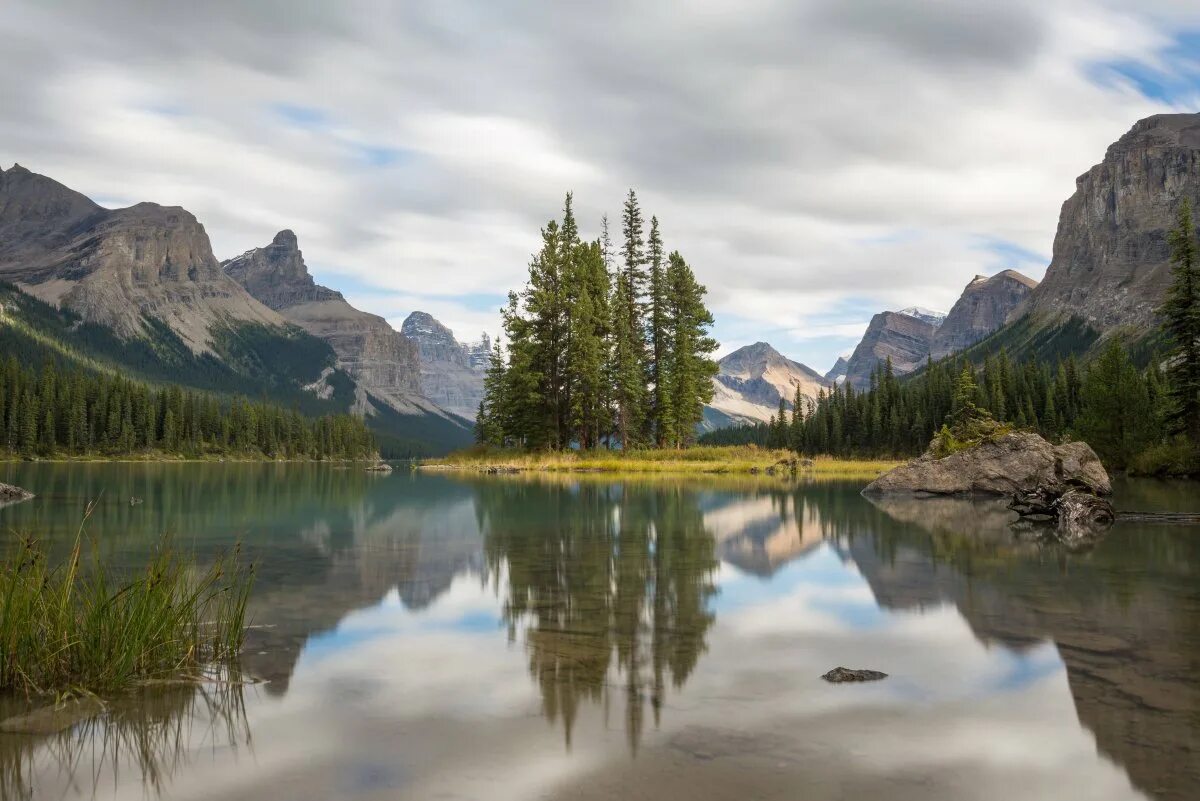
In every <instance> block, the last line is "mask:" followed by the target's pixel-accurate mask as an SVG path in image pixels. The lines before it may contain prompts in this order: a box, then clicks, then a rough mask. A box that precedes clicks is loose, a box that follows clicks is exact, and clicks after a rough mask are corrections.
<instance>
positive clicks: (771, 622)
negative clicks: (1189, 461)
mask: <svg viewBox="0 0 1200 801" xmlns="http://www.w3.org/2000/svg"><path fill="white" fill-rule="evenodd" d="M9 469H10V475H9V476H8V477H7V478H8V480H10V481H15V482H16V483H20V484H24V485H26V486H34V487H35V488H37V489H39V490H40V497H39V498H38V499H37V500H35V501H34V502H31V503H30V504H28V505H21V506H17V507H10V508H7V509H3V510H0V525H3V526H5V527H14V526H15V527H30V526H34V525H36V526H38V527H40V528H43V529H44V528H48V529H49V530H50V531H51V532H58V534H57V535H56V536H60V537H62V538H64V540H65V539H66V538H67V537H69V536H71V535H72V534H73V531H74V526H75V524H76V521H75V520H74V519H73V517H74V513H73V512H72V511H71V510H72V509H73V508H74V507H75V506H76V505H78V506H82V502H83V501H84V500H86V498H87V497H94V495H95V494H96V493H98V492H99V491H100V490H103V491H104V496H103V497H104V499H105V500H104V503H103V504H102V514H101V516H100V517H99V518H98V519H97V521H96V525H95V529H96V533H97V536H98V537H99V538H100V539H101V542H102V545H103V547H105V548H108V549H109V550H110V552H111V553H113V554H115V555H117V556H118V557H119V558H121V559H127V560H130V561H134V560H137V559H140V558H141V553H140V552H141V551H143V550H144V549H146V548H148V547H149V546H150V544H151V543H152V542H153V541H154V539H155V538H156V537H157V535H158V533H159V532H161V531H163V530H170V531H173V532H174V533H175V534H176V536H177V537H178V538H180V539H182V540H183V541H185V542H188V543H192V544H194V545H195V546H196V548H197V549H198V550H201V551H203V550H204V549H209V548H211V549H217V548H223V547H227V546H228V545H229V543H231V542H232V541H233V540H235V539H241V540H243V541H245V542H246V544H247V547H248V549H249V550H250V551H251V553H256V554H257V555H258V557H259V559H260V564H261V568H262V569H261V570H260V578H259V583H258V586H257V588H256V592H255V595H254V599H253V608H252V610H251V613H252V617H253V621H254V623H255V625H256V627H255V628H254V629H253V630H252V631H251V633H250V636H249V638H248V643H247V649H246V653H245V654H244V658H243V668H244V669H245V670H246V671H247V672H248V673H251V674H253V675H255V676H259V677H262V678H264V679H266V680H267V683H266V684H265V685H263V687H264V690H265V691H264V692H259V691H257V690H256V691H255V692H253V693H251V694H249V695H250V697H249V698H248V700H247V702H246V704H245V709H244V716H241V718H240V719H242V720H244V721H245V725H246V727H247V734H248V732H249V731H253V732H254V744H255V748H254V759H253V760H251V761H249V762H240V763H239V762H237V761H236V760H235V759H234V758H233V757H232V756H231V755H230V753H229V752H227V751H226V750H225V747H224V746H222V747H221V748H219V749H216V750H215V751H214V752H213V754H212V757H211V759H208V760H194V759H193V760H192V761H191V762H189V760H188V759H181V758H180V755H181V754H182V753H184V752H187V753H188V754H190V756H191V757H193V758H194V757H195V755H196V752H197V751H198V750H201V749H200V748H198V747H197V746H196V745H195V741H186V742H185V744H184V745H183V746H182V747H181V748H180V749H176V750H171V749H167V750H166V752H165V755H164V759H163V760H162V761H163V763H164V764H165V765H166V766H167V767H163V768H159V767H158V766H157V764H156V762H155V761H151V762H139V761H138V759H137V758H136V757H135V756H133V754H134V752H133V751H128V750H127V751H125V752H123V753H122V754H121V755H120V756H118V757H115V758H112V759H110V760H109V763H104V762H103V761H101V764H102V765H103V764H112V765H119V766H123V770H119V771H113V770H110V769H109V768H99V769H97V768H94V765H93V764H92V762H93V761H92V758H91V757H90V756H87V755H86V754H88V753H89V751H88V750H87V749H86V748H84V749H81V750H79V751H78V753H80V754H84V756H83V757H81V758H79V759H78V760H77V761H76V762H74V763H71V762H69V761H59V762H56V763H52V762H51V761H48V760H47V759H45V758H41V757H39V758H38V759H35V760H30V759H29V757H28V754H29V753H30V751H29V750H28V749H29V748H30V744H28V743H26V744H25V745H23V746H21V748H22V749H25V750H21V749H14V748H13V746H12V745H11V743H9V742H5V741H4V740H0V755H2V759H3V761H0V771H4V773H5V776H6V777H7V776H9V775H10V774H11V775H18V774H17V772H16V771H15V769H12V768H10V767H9V766H10V765H12V764H22V765H24V766H25V768H24V769H23V770H22V771H21V772H20V774H19V775H20V776H22V777H24V778H23V781H26V785H24V789H25V790H29V789H32V795H33V797H37V798H41V797H62V796H64V795H66V796H72V795H85V796H86V795H88V794H90V793H91V792H92V788H93V786H94V787H95V788H96V790H95V793H96V795H98V796H101V797H108V796H109V795H112V796H121V795H125V794H128V793H126V792H125V790H126V788H127V783H128V782H129V781H130V779H131V778H132V777H133V776H147V777H151V778H148V779H147V785H148V786H149V787H150V789H151V791H152V792H157V791H158V790H159V789H161V788H162V787H163V786H165V785H170V789H171V795H173V796H178V797H195V798H205V797H228V798H237V797H245V798H281V799H282V798H321V797H346V798H354V797H387V798H392V797H402V798H428V797H435V796H438V795H447V796H456V797H467V798H489V799H491V798H503V797H511V798H527V797H547V798H555V797H571V798H588V797H597V798H599V797H627V796H631V794H632V793H634V791H635V790H636V791H637V792H642V793H643V794H647V793H648V794H650V795H653V796H655V797H660V798H667V799H671V798H684V797H688V798H690V797H695V798H708V797H728V796H730V795H754V794H757V795H759V796H761V797H764V798H773V797H781V798H783V797H794V796H795V788H796V787H797V782H798V781H802V782H803V783H804V786H805V787H806V793H807V796H808V797H811V798H826V797H828V798H835V797H865V796H869V795H880V796H884V797H889V798H922V799H929V798H933V799H938V798H961V797H973V798H981V799H992V798H997V799H999V798H1005V799H1009V798H1012V797H1022V798H1039V797H1044V798H1055V797H1059V795H1060V791H1061V788H1062V787H1063V786H1066V785H1065V784H1064V783H1069V784H1070V786H1072V787H1075V788H1077V789H1078V790H1079V791H1080V794H1081V795H1087V796H1088V797H1092V798H1112V799H1117V798H1135V797H1140V794H1141V793H1140V792H1139V791H1141V792H1145V793H1147V794H1149V795H1150V796H1152V797H1155V798H1163V799H1184V798H1194V797H1197V795H1198V792H1200V790H1198V788H1200V773H1198V771H1200V759H1197V756H1196V755H1197V753H1200V743H1198V740H1197V738H1198V734H1200V683H1198V681H1197V675H1198V673H1200V672H1198V671H1197V668H1198V667H1200V583H1198V582H1197V581H1196V578H1197V574H1198V573H1200V537H1197V536H1196V534H1197V533H1198V532H1197V531H1195V530H1194V529H1192V530H1188V529H1182V528H1178V527H1177V528H1157V529H1155V528H1152V527H1148V526H1140V527H1130V526H1126V525H1122V524H1119V525H1117V526H1116V527H1114V529H1113V530H1112V532H1111V533H1110V534H1109V536H1108V537H1107V538H1106V539H1105V540H1104V541H1103V542H1101V543H1100V545H1099V546H1098V547H1097V548H1096V549H1095V550H1094V551H1092V552H1091V553H1088V554H1083V555H1076V554H1068V553H1066V552H1063V551H1061V550H1058V549H1055V548H1053V547H1050V546H1045V545H1039V544H1036V543H1030V542H1026V541H1022V540H1020V539H1017V538H1014V536H1013V535H1012V533H1011V531H1010V529H1009V527H1008V525H1007V523H1008V520H1009V519H1010V515H1009V513H1008V512H1007V511H1006V510H1004V509H1003V508H1002V507H1001V506H997V505H995V504H986V503H971V502H966V501H955V500H932V501H920V502H904V503H898V502H889V503H884V504H880V505H873V504H872V503H869V502H867V501H866V500H864V499H862V498H861V497H859V495H858V492H857V490H858V487H857V486H853V485H842V484H811V485H798V486H797V485H787V484H782V483H780V484H769V483H762V482H758V481H738V480H732V479H722V480H711V481H710V480H701V481H696V480H679V481H663V480H644V481H614V480H612V479H608V478H604V477H571V478H568V477H558V478H546V479H540V478H535V479H529V478H525V477H517V478H511V479H510V478H501V479H498V478H486V479H485V478H473V477H453V476H424V475H418V476H413V475H410V474H408V473H407V472H398V473H396V474H394V475H392V476H389V477H379V476H373V475H367V474H364V473H362V472H360V471H336V470H330V469H328V468H311V467H304V466H285V467H275V466H231V465H212V466H141V465H130V466H111V465H108V466H98V467H91V466H87V467H84V466H74V467H62V466H46V465H33V466H16V467H11V468H9ZM22 470H25V471H27V473H26V474H21V475H14V473H18V474H19V473H21V471H22ZM193 471H195V472H193ZM36 482H41V484H40V485H39V484H38V483H36ZM184 485H187V487H184ZM42 486H48V487H50V489H49V490H48V491H47V490H44V489H42ZM1164 487H1165V488H1164ZM1188 491H1189V490H1188V488H1186V487H1184V488H1179V487H1170V486H1166V485H1145V484H1136V485H1129V486H1125V487H1122V488H1120V490H1119V495H1118V499H1117V500H1118V503H1119V504H1121V505H1124V506H1125V507H1126V508H1180V507H1183V506H1186V505H1187V503H1188V501H1187V500H1186V497H1187V496H1186V495H1181V493H1185V492H1188ZM129 494H134V495H137V496H138V497H142V498H144V499H145V503H144V504H140V505H137V506H133V507H131V506H130V505H129V504H128V503H127V501H124V500H123V498H124V497H125V496H126V495H129ZM841 663H853V665H854V666H859V667H872V668H878V669H883V670H886V671H887V672H889V673H891V674H892V676H893V678H892V679H889V681H888V682H884V683H882V684H881V685H878V686H874V687H867V688H850V689H847V688H830V687H829V686H827V685H824V684H823V683H822V682H820V680H819V679H818V678H817V677H818V676H819V675H820V674H821V673H823V672H824V671H825V670H827V669H828V668H830V667H832V666H834V665H835V664H841ZM843 690H845V691H843ZM146 706H147V708H148V707H149V706H150V704H149V702H147V704H146ZM179 709H180V710H182V711H180V712H179V713H178V714H177V715H176V716H175V717H174V718H172V720H173V721H174V722H175V723H176V725H178V726H180V727H182V728H184V729H186V728H189V727H192V728H194V727H203V726H211V725H212V724H213V721H214V719H218V718H219V717H220V716H219V715H216V714H214V713H212V712H211V711H208V710H207V708H206V707H204V706H197V705H192V706H187V707H185V706H182V705H180V706H179ZM547 721H548V722H549V725H547ZM534 723H536V724H537V725H533V724H534ZM147 728H151V727H149V726H147ZM160 728H161V727H160ZM84 734H85V733H84V732H77V733H76V734H74V735H70V736H65V737H64V739H63V742H64V743H75V744H78V743H80V742H83V741H84V740H85V739H86V738H85V737H84ZM216 739H217V740H219V741H220V742H222V743H226V742H227V741H228V740H230V739H231V738H229V737H221V738H216ZM564 746H565V747H564ZM136 750H137V751H138V752H139V753H140V752H141V749H136ZM50 751H51V749H50V748H49V747H48V746H47V745H39V746H37V747H36V748H35V749H34V751H33V752H34V753H37V754H47V753H50ZM146 752H147V753H157V751H156V750H155V749H146ZM1097 752H1098V753H1099V755H1098V753H1097ZM13 755H23V756H20V758H19V759H17V760H16V761H15V762H14V761H13V760H10V759H9V757H10V756H13ZM54 764H57V765H60V766H61V765H63V764H66V765H70V766H71V767H69V768H62V767H53V765H54ZM204 765H219V766H220V771H219V773H220V776H221V782H220V785H219V786H218V785H216V784H213V781H214V780H213V770H212V769H211V768H205V767H202V766H204ZM93 774H94V775H101V774H103V775H104V780H103V781H102V782H95V781H93V779H92V778H90V777H91V776H92V775H93ZM60 775H69V777H70V782H67V781H66V780H63V779H61V778H59V777H60ZM30 781H32V782H33V785H32V788H30V786H29V784H28V782H30ZM13 787H14V788H16V785H13ZM1135 787H1136V788H1137V789H1136V790H1135V789H1134V788H1135ZM72 788H73V789H72ZM13 792H14V793H15V792H16V789H14V790H13ZM142 792H144V791H142ZM4 797H5V798H7V797H10V794H9V793H8V792H6V793H5V795H4ZM13 797H21V796H19V795H13Z"/></svg>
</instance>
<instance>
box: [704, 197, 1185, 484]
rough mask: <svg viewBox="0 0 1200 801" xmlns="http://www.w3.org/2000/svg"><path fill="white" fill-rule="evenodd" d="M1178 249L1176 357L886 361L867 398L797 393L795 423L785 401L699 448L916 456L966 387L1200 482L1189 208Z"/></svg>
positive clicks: (1013, 414)
mask: <svg viewBox="0 0 1200 801" xmlns="http://www.w3.org/2000/svg"><path fill="white" fill-rule="evenodd" d="M1170 243H1171V252H1172V262H1173V268H1172V283H1171V286H1170V289H1169V290H1168V293H1167V298H1166V302H1165V303H1164V305H1163V306H1162V309H1161V313H1162V317H1163V320H1164V323H1163V328H1164V333H1165V334H1166V341H1167V343H1168V345H1169V349H1168V351H1167V352H1166V353H1164V354H1158V355H1155V356H1153V357H1152V358H1151V359H1150V361H1149V364H1148V365H1146V366H1145V367H1139V366H1138V365H1136V364H1135V363H1134V361H1133V358H1132V357H1131V355H1130V350H1129V348H1128V347H1126V344H1125V343H1124V342H1123V340H1122V339H1121V337H1120V336H1113V337H1111V338H1110V339H1109V341H1108V343H1107V344H1106V345H1104V346H1102V348H1101V350H1100V352H1099V354H1098V355H1095V356H1094V358H1092V359H1091V360H1090V361H1087V362H1086V364H1084V365H1081V364H1080V363H1079V362H1078V361H1077V360H1076V359H1075V358H1074V357H1070V358H1067V359H1066V360H1061V361H1058V362H1056V363H1054V364H1049V363H1045V362H1037V361H1024V362H1021V363H1017V362H1015V361H1014V360H1013V359H1011V358H1010V357H1009V355H1008V353H1007V352H1006V351H1005V350H1004V349H1001V350H1000V351H999V352H997V353H989V354H987V355H986V356H984V357H983V359H982V363H979V362H978V361H973V360H971V359H968V358H966V357H964V356H960V357H951V358H948V359H946V360H943V361H941V362H937V363H933V362H929V363H927V364H926V366H925V367H924V368H923V369H922V370H920V371H919V372H917V373H916V374H915V375H912V376H907V377H905V378H903V379H898V378H896V377H895V376H894V375H893V374H892V369H891V364H890V362H889V363H886V364H883V365H880V367H879V368H878V369H877V370H876V372H875V373H874V375H872V377H871V382H870V386H869V388H867V389H864V390H862V391H855V390H854V389H853V388H852V387H850V386H848V385H846V386H835V387H833V388H832V389H831V390H830V391H829V392H825V391H822V392H821V393H819V395H818V397H817V398H816V401H815V403H813V402H809V401H807V399H805V398H804V397H803V396H801V395H800V394H799V393H797V395H796V398H795V400H794V402H793V403H792V408H793V409H794V411H793V412H792V413H791V414H790V415H789V414H788V409H787V405H786V404H784V403H783V402H782V401H781V402H780V406H779V411H778V413H777V414H776V415H775V416H774V417H773V418H772V419H771V421H770V422H769V423H760V424H757V425H751V426H741V427H736V428H729V429H723V430H718V431H712V432H709V433H706V434H705V435H704V436H703V437H702V438H701V441H702V442H703V443H704V444H708V445H735V444H736V445H743V444H751V443H753V444H757V445H761V446H765V447H777V448H791V449H793V450H796V451H797V452H799V453H802V454H806V455H822V454H830V455H834V456H839V457H880V456H912V455H916V454H918V453H920V452H922V451H923V450H924V449H925V448H926V447H927V446H928V445H929V443H930V441H931V439H932V438H933V436H934V434H935V433H937V432H938V431H939V430H941V428H942V426H943V425H944V423H945V422H946V421H947V419H948V418H950V417H951V415H952V413H953V412H954V411H955V410H956V409H955V407H956V404H957V403H961V402H962V399H961V395H962V391H963V388H964V387H966V388H967V395H968V396H970V397H972V398H973V402H974V404H975V406H977V407H978V408H979V409H982V410H985V411H986V412H988V413H989V414H990V415H991V416H992V417H993V418H995V419H996V420H999V421H1004V422H1007V423H1009V424H1011V425H1012V426H1014V427H1016V428H1019V429H1028V430H1033V431H1037V432H1038V433H1040V434H1042V435H1043V436H1045V437H1046V438H1047V439H1050V440H1051V441H1059V440H1062V439H1067V438H1071V439H1082V440H1083V441H1085V442H1087V443H1088V444H1089V445H1091V446H1092V447H1093V448H1094V449H1095V451H1096V452H1097V454H1099V455H1100V457H1101V459H1103V461H1104V463H1105V464H1106V465H1108V466H1109V467H1110V468H1116V469H1133V470H1135V471H1137V472H1141V473H1150V474H1155V473H1157V474H1194V473H1196V472H1200V244H1198V243H1197V239H1196V230H1195V226H1194V222H1193V212H1192V209H1191V206H1190V204H1188V203H1186V202H1185V203H1183V204H1182V206H1181V208H1180V210H1179V216H1178V220H1177V223H1176V227H1175V229H1174V230H1173V231H1172V232H1171V234H1170ZM972 355H974V354H972ZM956 395H957V396H958V400H956Z"/></svg>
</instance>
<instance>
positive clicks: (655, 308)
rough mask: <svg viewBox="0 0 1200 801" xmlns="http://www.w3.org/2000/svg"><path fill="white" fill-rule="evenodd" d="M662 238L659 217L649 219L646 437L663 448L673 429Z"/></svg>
mask: <svg viewBox="0 0 1200 801" xmlns="http://www.w3.org/2000/svg"><path fill="white" fill-rule="evenodd" d="M664 255H665V254H664V253H663V242H662V236H661V235H660V234H659V231H658V218H657V217H651V218H650V238H649V240H648V243H647V256H648V260H649V265H650V298H649V304H650V314H649V320H648V323H649V329H648V331H647V339H648V340H649V343H650V359H649V370H648V381H649V383H650V386H651V387H652V391H653V401H652V403H651V406H650V412H649V414H648V415H647V417H648V423H649V426H648V427H649V432H648V433H649V435H650V437H652V439H653V441H654V444H655V445H657V446H659V447H662V446H663V445H664V444H666V442H667V440H668V438H669V436H670V429H671V428H672V422H671V421H672V419H673V417H672V411H671V401H672V395H671V388H670V386H669V375H670V369H669V367H668V365H667V359H668V355H667V352H668V348H669V347H670V343H669V342H668V339H669V337H670V332H669V331H668V326H669V320H668V308H667V306H668V301H667V280H666V272H665V265H664V264H663V259H664Z"/></svg>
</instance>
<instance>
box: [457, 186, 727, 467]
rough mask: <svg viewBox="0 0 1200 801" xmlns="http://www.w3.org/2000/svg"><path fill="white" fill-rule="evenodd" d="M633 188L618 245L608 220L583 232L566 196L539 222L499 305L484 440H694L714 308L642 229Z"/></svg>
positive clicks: (533, 445)
mask: <svg viewBox="0 0 1200 801" xmlns="http://www.w3.org/2000/svg"><path fill="white" fill-rule="evenodd" d="M645 228H646V224H645V221H644V219H643V216H642V211H641V209H640V207H639V205H638V200H637V195H636V194H635V193H634V192H633V190H630V192H629V195H628V197H627V198H626V200H625V204H624V210H623V214H622V244H621V248H620V252H619V253H614V250H613V246H612V243H611V241H610V239H609V232H608V219H607V217H606V218H604V220H603V221H602V228H601V235H600V237H599V238H598V239H595V240H592V241H586V242H585V241H583V239H582V238H581V236H580V233H579V226H578V223H577V222H576V220H575V215H574V212H573V210H572V197H571V195H570V194H568V195H567V198H566V202H565V204H564V207H563V218H562V222H561V223H560V222H558V221H556V220H551V221H550V222H549V223H548V224H547V225H546V227H545V228H544V229H542V247H541V250H539V251H538V252H537V253H535V254H534V256H533V259H532V260H531V262H530V265H529V281H528V283H527V284H526V286H525V288H524V289H523V290H522V291H521V292H519V293H518V292H510V293H509V300H508V306H507V308H506V309H504V310H503V316H504V332H505V337H506V339H507V342H508V345H507V350H506V351H505V350H504V349H502V348H501V346H500V344H499V342H497V344H496V346H495V349H494V351H493V353H492V361H491V366H490V368H489V370H488V374H487V379H486V382H485V397H484V400H483V402H482V403H481V404H480V408H479V416H478V421H477V427H476V434H477V439H478V440H479V441H480V442H481V443H484V444H487V445H495V446H502V447H503V446H509V447H522V448H530V449H561V448H566V447H570V446H571V445H572V444H576V445H578V446H580V447H582V448H596V447H600V446H602V445H603V446H608V447H613V446H617V445H619V446H620V447H621V448H623V449H628V448H633V447H650V446H654V447H680V446H683V445H687V444H689V443H691V442H692V441H694V439H695V433H694V432H695V428H696V425H697V424H698V423H699V422H700V420H701V417H702V414H703V410H704V405H705V404H706V403H708V402H709V401H710V400H711V399H712V381H711V378H712V376H713V375H715V374H716V370H717V365H716V362H714V361H713V360H712V359H711V358H709V355H710V354H711V353H712V352H713V351H714V350H716V347H717V343H716V342H715V341H714V340H713V339H712V338H711V337H710V336H709V335H708V329H709V327H710V326H711V325H712V322H713V318H712V315H711V314H710V313H709V311H708V309H707V308H706V307H705V305H704V295H705V291H706V290H705V288H704V287H703V286H702V285H701V284H699V283H698V282H697V281H696V277H695V275H694V274H693V273H692V269H691V267H689V266H688V264H687V262H686V261H685V260H684V258H683V256H681V255H680V253H679V251H672V252H670V253H669V254H668V253H667V250H666V247H665V245H664V244H663V239H662V235H661V233H660V231H659V226H658V219H657V218H655V217H651V218H650V222H649V231H648V232H647V231H646V230H645Z"/></svg>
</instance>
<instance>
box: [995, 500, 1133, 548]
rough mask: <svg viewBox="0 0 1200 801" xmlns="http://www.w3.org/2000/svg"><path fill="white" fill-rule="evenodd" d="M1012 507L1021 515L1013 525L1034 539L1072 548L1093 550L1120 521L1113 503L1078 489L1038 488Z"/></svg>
mask: <svg viewBox="0 0 1200 801" xmlns="http://www.w3.org/2000/svg"><path fill="white" fill-rule="evenodd" d="M1008 508H1009V509H1012V510H1013V511H1015V512H1016V513H1017V514H1019V515H1021V520H1020V521H1018V522H1017V523H1014V524H1013V525H1014V526H1016V527H1017V528H1018V529H1020V530H1023V531H1024V532H1027V533H1029V534H1031V535H1032V536H1033V537H1034V539H1038V540H1043V541H1056V542H1060V543H1062V544H1063V545H1066V546H1067V547H1068V548H1071V549H1084V548H1089V547H1091V546H1092V545H1093V544H1095V542H1096V540H1098V539H1100V537H1101V536H1103V535H1104V533H1105V532H1106V531H1107V530H1108V527H1109V526H1111V525H1112V524H1113V521H1114V520H1115V519H1116V514H1115V513H1114V512H1113V507H1112V504H1111V503H1109V502H1108V501H1107V500H1105V499H1104V498H1101V497H1099V496H1097V495H1095V494H1094V493H1092V492H1090V491H1087V490H1083V489H1078V488H1067V489H1065V490H1062V489H1058V488H1051V487H1037V488H1035V489H1032V490H1028V491H1023V492H1018V493H1016V494H1015V495H1013V498H1012V501H1011V502H1010V503H1009V504H1008Z"/></svg>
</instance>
